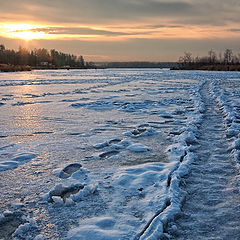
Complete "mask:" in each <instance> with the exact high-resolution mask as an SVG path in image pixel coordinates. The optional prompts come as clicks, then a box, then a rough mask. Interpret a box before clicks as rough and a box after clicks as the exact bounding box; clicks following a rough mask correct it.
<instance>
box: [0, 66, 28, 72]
mask: <svg viewBox="0 0 240 240" xmlns="http://www.w3.org/2000/svg"><path fill="white" fill-rule="evenodd" d="M31 70H32V68H31V67H30V66H28V65H11V64H0V72H20V71H31Z"/></svg>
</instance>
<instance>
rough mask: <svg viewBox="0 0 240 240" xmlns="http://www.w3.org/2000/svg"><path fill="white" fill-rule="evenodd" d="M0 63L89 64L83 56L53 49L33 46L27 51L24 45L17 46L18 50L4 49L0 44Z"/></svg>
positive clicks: (74, 65)
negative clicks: (32, 48) (33, 47)
mask: <svg viewBox="0 0 240 240" xmlns="http://www.w3.org/2000/svg"><path fill="white" fill-rule="evenodd" d="M0 64H9V65H20V66H22V65H29V66H31V67H56V68H58V67H78V68H85V67H87V66H89V64H88V63H85V61H84V59H83V56H75V55H72V54H66V53H62V52H59V51H56V50H55V49H51V50H50V51H48V50H47V49H45V48H39V49H37V48H35V49H34V50H31V51H29V50H28V49H26V48H24V47H21V46H20V47H19V49H18V51H15V50H11V49H6V48H5V46H4V45H3V44H0Z"/></svg>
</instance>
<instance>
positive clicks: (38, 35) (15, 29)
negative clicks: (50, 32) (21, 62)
mask: <svg viewBox="0 0 240 240" xmlns="http://www.w3.org/2000/svg"><path fill="white" fill-rule="evenodd" d="M41 28H43V26H40V25H31V24H4V25H2V26H1V29H2V34H3V35H5V36H6V37H10V38H21V39H24V40H26V41H28V40H32V39H45V38H47V34H45V33H44V32H43V31H41Z"/></svg>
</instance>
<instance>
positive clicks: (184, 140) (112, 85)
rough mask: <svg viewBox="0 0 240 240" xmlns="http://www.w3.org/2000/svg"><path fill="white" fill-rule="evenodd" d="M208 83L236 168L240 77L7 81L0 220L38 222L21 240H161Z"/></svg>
mask: <svg viewBox="0 0 240 240" xmlns="http://www.w3.org/2000/svg"><path fill="white" fill-rule="evenodd" d="M226 79H227V80H226ZM204 81H211V82H213V85H212V86H213V88H212V91H213V92H214V93H213V94H214V96H215V97H216V98H217V99H218V100H219V102H220V104H221V106H222V105H223V107H224V109H225V112H226V124H228V137H229V138H231V141H232V148H233V149H235V150H234V151H235V156H236V159H238V160H239V156H240V154H239V142H238V138H239V105H240V104H239V91H238V89H239V85H238V84H239V74H238V73H224V72H223V73H216V72H214V73H213V72H199V71H190V72H188V71H184V72H178V71H169V70H160V69H148V70H143V69H120V70H118V69H106V70H73V71H32V72H28V73H24V72H23V73H1V74H0V103H3V104H0V111H1V115H0V120H1V132H0V140H1V143H0V144H1V145H0V169H1V170H4V171H1V172H0V182H1V184H2V185H1V205H0V206H1V211H2V212H3V211H5V210H6V209H7V208H9V209H10V210H11V209H12V210H15V208H19V206H22V207H20V208H21V211H22V214H23V215H24V216H28V217H29V216H31V218H33V219H34V220H35V222H36V224H35V230H34V229H31V231H32V232H31V231H30V232H31V233H27V231H22V233H21V234H22V237H23V238H24V237H25V236H28V237H29V236H30V235H29V234H31V237H32V238H30V239H34V238H35V237H36V239H38V238H39V239H41V238H46V239H58V238H60V239H63V238H64V237H66V238H67V239H114V238H115V239H134V238H135V237H136V238H141V239H157V238H159V237H160V236H162V234H164V233H163V229H164V224H165V223H166V222H167V221H168V220H169V219H171V218H173V216H174V215H175V214H176V213H178V212H179V211H180V206H181V201H182V198H183V193H181V191H180V189H179V184H180V178H181V177H183V176H184V175H186V174H187V173H188V164H190V163H191V162H192V161H193V158H194V157H193V156H192V153H191V151H192V150H193V149H194V148H195V147H196V146H197V144H198V140H197V138H196V136H197V133H198V125H199V124H200V123H201V116H202V113H203V112H204V110H205V106H204V104H203V102H202V101H201V96H200V93H199V89H200V88H201V86H202V83H203V82H204ZM80 166H81V167H80ZM16 202H17V203H16ZM29 222H30V221H27V223H29ZM23 224H24V223H23ZM77 225H79V226H77ZM24 229H25V230H27V225H26V226H25V227H24ZM0 238H1V236H0Z"/></svg>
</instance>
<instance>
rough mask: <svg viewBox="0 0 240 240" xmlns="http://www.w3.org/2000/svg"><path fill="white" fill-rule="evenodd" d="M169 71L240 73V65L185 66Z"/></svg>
mask: <svg viewBox="0 0 240 240" xmlns="http://www.w3.org/2000/svg"><path fill="white" fill-rule="evenodd" d="M171 70H203V71H240V65H221V64H219V65H202V66H199V65H187V66H179V67H173V68H171Z"/></svg>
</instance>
